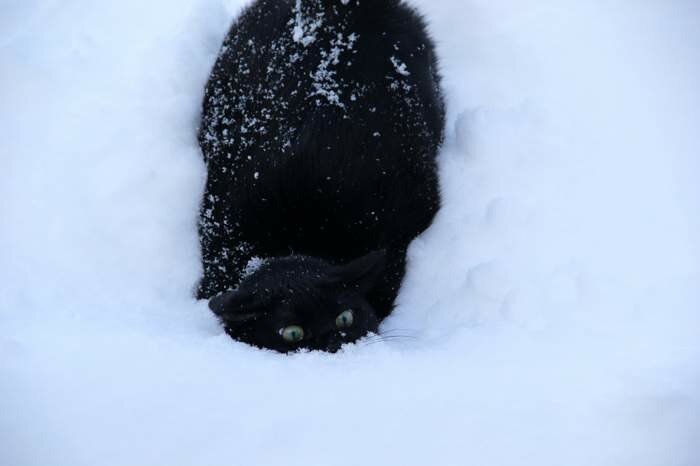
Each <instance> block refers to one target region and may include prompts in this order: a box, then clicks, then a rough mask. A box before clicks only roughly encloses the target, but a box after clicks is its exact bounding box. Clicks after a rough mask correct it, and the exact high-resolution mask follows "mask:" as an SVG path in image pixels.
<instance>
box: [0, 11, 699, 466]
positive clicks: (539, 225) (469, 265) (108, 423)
mask: <svg viewBox="0 0 700 466" xmlns="http://www.w3.org/2000/svg"><path fill="white" fill-rule="evenodd" d="M243 3H244V2H242V1H239V0H223V1H222V0H171V1H168V2H164V1H161V0H154V1H151V2H142V1H136V0H123V1H120V2H89V1H86V0H66V1H63V2H57V1H54V0H24V1H19V0H9V1H4V2H2V3H0V70H2V73H0V102H2V105H0V219H1V225H2V226H1V227H0V329H2V332H0V464H1V465H3V466H5V465H7V466H46V465H52V466H82V465H85V466H87V465H89V466H95V465H105V466H107V465H115V466H123V465H127V464H128V465H149V466H153V465H160V464H163V465H166V464H167V465H168V466H178V465H213V466H216V465H270V464H285V465H289V466H292V465H302V464H304V465H309V464H314V465H358V464H367V465H391V464H402V465H409V466H410V465H416V466H419V465H420V466H423V465H427V464H436V465H443V466H449V465H470V464H475V465H476V464H479V465H489V466H511V465H512V466H515V465H518V466H522V465H537V466H555V465H556V466H560V465H567V466H578V465H580V466H697V465H698V464H700V449H698V446H697V439H698V438H700V362H699V361H700V343H699V341H700V338H698V333H699V331H700V330H699V329H700V314H699V313H698V309H700V291H699V288H698V283H700V250H699V248H700V246H699V245H700V241H698V239H699V234H700V219H699V216H698V213H700V192H699V191H700V188H699V187H698V186H699V185H698V183H697V179H698V175H700V162H699V160H700V159H699V158H698V156H697V154H698V151H699V150H700V139H699V136H698V132H697V128H698V121H699V117H700V88H699V87H698V86H697V82H698V80H699V79H700V54H698V53H697V48H698V44H699V43H700V41H699V39H700V37H699V36H700V33H698V31H700V4H698V3H697V2H694V1H684V0H675V1H674V0H669V1H664V2H661V1H656V2H655V1H643V2H639V1H632V0H620V1H618V2H612V3H611V2H607V1H603V0H591V1H588V2H574V1H570V0H563V1H562V0H556V1H555V0H542V1H539V2H521V1H516V0H488V1H486V0H430V1H428V0H421V1H418V0H416V1H415V2H414V3H415V4H416V5H417V6H418V7H419V8H420V9H421V10H422V11H423V12H424V13H425V14H426V16H427V18H428V19H429V21H430V24H431V30H432V32H433V35H434V37H435V39H436V41H437V44H438V52H439V54H440V56H441V58H442V61H441V63H442V71H443V74H444V78H445V79H444V85H445V91H446V96H447V103H448V111H449V114H448V128H447V131H448V134H447V140H446V142H445V145H444V148H443V150H442V154H441V158H440V169H441V183H442V193H443V198H444V199H443V209H442V210H441V212H440V213H439V215H438V218H437V219H436V221H435V224H434V225H433V227H431V228H430V230H428V231H427V232H426V233H425V234H424V235H422V237H421V238H419V239H417V240H416V241H415V242H414V243H413V245H412V247H411V250H410V254H409V259H410V263H409V271H408V275H407V277H406V281H405V284H404V287H403V289H402V293H401V295H400V296H399V299H398V307H397V309H396V311H395V312H394V314H393V315H392V316H391V317H390V318H389V319H388V320H387V321H386V322H385V323H384V325H383V327H382V330H383V332H384V334H385V335H386V336H387V338H386V339H385V341H376V340H367V341H365V342H363V343H360V344H356V345H353V346H349V347H346V348H345V349H344V351H342V352H340V353H338V354H334V355H330V354H324V353H303V354H296V355H291V356H283V355H279V354H274V353H270V352H264V351H260V350H256V349H253V348H249V347H246V346H244V345H242V344H237V343H234V342H232V341H231V340H230V339H229V338H228V337H227V336H226V335H225V334H224V333H223V331H222V329H221V328H220V326H219V325H218V324H217V322H216V320H215V319H214V317H213V316H212V315H211V313H210V312H209V311H208V310H207V306H206V303H204V302H196V301H195V300H194V299H193V298H192V292H193V288H194V285H195V283H196V280H197V278H198V276H199V275H200V272H201V271H200V265H199V256H198V254H199V253H198V241H197V231H196V222H197V210H198V202H199V200H200V196H201V193H202V190H203V182H204V174H205V170H204V165H203V162H202V160H201V154H200V152H199V150H198V147H197V143H196V139H195V134H196V126H197V124H198V119H199V109H200V103H201V98H202V92H203V86H204V83H205V82H206V79H207V75H208V72H209V70H210V67H211V66H212V64H213V62H214V59H215V58H216V55H217V53H218V50H219V46H220V44H221V41H222V40H223V37H224V35H225V33H226V31H227V29H228V27H229V24H230V21H231V20H232V18H233V17H234V16H235V15H236V14H237V13H238V12H239V11H240V8H241V7H242V6H243ZM318 21H319V22H320V21H322V18H318ZM315 24H316V23H314V22H310V23H309V22H301V23H298V24H295V25H294V28H293V29H290V31H291V34H292V36H290V37H291V38H292V39H293V40H300V41H302V42H305V41H309V43H308V44H307V45H308V46H309V47H312V46H313V40H312V38H313V30H314V27H316V26H315ZM349 44H350V42H349V41H348V36H347V35H344V36H343V38H342V44H341V43H340V42H339V43H338V52H337V53H338V54H340V53H343V50H344V49H343V48H344V47H346V48H347V47H349ZM334 53H336V52H333V51H331V52H330V53H329V55H328V58H329V64H328V69H327V70H326V72H329V70H331V68H332V66H331V65H332V63H333V60H334V58H333V57H334ZM394 65H395V68H396V71H397V82H399V83H400V80H398V78H400V77H401V75H402V74H403V73H404V72H412V71H413V70H407V69H405V68H404V67H402V64H401V63H398V62H396V63H395V64H394ZM320 71H322V70H320ZM322 82H323V81H322ZM398 86H400V84H398ZM331 91H332V89H331ZM322 97H323V98H332V95H331V94H329V95H322ZM400 336H401V337H405V338H399V337H400Z"/></svg>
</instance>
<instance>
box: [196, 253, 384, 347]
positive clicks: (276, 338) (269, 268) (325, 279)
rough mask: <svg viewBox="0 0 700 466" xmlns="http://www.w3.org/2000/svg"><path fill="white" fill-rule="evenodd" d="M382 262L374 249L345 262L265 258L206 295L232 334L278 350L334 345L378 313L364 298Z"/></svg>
mask: <svg viewBox="0 0 700 466" xmlns="http://www.w3.org/2000/svg"><path fill="white" fill-rule="evenodd" d="M384 264H385V253H384V251H376V252H372V253H370V254H367V255H366V256H363V257H361V258H359V259H356V260H354V261H352V262H350V263H348V264H345V265H332V264H329V263H328V262H326V261H324V260H321V259H317V258H313V257H308V256H288V257H281V258H274V259H269V260H267V261H265V262H264V263H263V264H262V265H261V266H259V267H258V268H257V269H256V270H255V271H254V272H252V273H251V274H249V275H248V276H246V277H245V278H244V279H243V280H242V282H241V283H240V284H239V286H238V288H236V289H235V290H232V291H228V292H225V293H223V294H220V295H218V296H216V297H214V298H212V299H211V300H210V301H209V308H210V309H211V310H212V311H214V313H215V314H216V315H217V316H218V317H219V318H220V319H221V321H222V322H223V324H224V326H225V327H226V331H227V332H228V333H229V335H231V336H232V337H233V338H234V339H236V340H239V341H242V342H245V343H248V344H251V345H254V346H258V347H262V348H269V349H272V350H275V351H279V352H283V353H286V352H290V351H296V350H298V349H302V348H306V349H312V350H322V351H330V352H335V351H337V350H338V349H339V348H340V347H341V345H343V344H344V343H349V342H353V341H355V340H357V339H359V338H361V337H363V336H364V335H366V334H367V333H368V332H376V331H377V327H378V326H379V319H378V318H377V315H376V313H375V310H374V309H373V308H372V305H371V304H370V303H369V302H368V301H367V298H366V296H367V293H368V292H369V291H370V290H371V289H372V288H373V287H374V286H375V285H376V284H377V282H378V280H379V278H380V277H381V275H382V272H383V270H384Z"/></svg>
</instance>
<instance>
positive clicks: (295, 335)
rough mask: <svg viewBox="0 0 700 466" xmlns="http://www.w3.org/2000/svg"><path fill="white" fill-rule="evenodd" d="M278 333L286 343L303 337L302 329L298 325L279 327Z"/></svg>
mask: <svg viewBox="0 0 700 466" xmlns="http://www.w3.org/2000/svg"><path fill="white" fill-rule="evenodd" d="M280 335H282V338H283V339H284V341H286V342H288V343H298V342H300V341H301V340H303V339H304V329H303V328H301V327H299V326H298V325H290V326H288V327H284V328H283V329H281V330H280Z"/></svg>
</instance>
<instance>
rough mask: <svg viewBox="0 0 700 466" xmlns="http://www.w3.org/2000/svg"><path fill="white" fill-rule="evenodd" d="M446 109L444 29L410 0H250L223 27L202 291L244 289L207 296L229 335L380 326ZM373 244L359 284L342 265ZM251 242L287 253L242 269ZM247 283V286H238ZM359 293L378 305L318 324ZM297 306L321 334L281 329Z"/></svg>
mask: <svg viewBox="0 0 700 466" xmlns="http://www.w3.org/2000/svg"><path fill="white" fill-rule="evenodd" d="M443 125H444V109H443V101H442V97H441V93H440V86H439V76H438V72H437V65H436V58H435V54H434V49H433V44H432V41H431V40H430V38H429V37H428V35H427V33H426V30H425V25H424V22H423V20H422V19H421V17H420V16H419V15H418V14H416V12H415V11H413V10H412V9H411V8H409V7H407V6H406V5H404V4H403V3H401V2H400V1H398V0H350V1H349V2H347V4H343V2H342V1H341V0H301V1H298V0H258V1H255V2H254V3H253V4H252V5H251V6H249V7H248V8H247V9H246V10H245V11H244V12H243V13H242V15H241V16H240V18H239V19H238V20H237V21H236V22H235V23H234V24H233V26H232V28H231V30H230V31H229V33H228V35H227V37H226V39H225V40H224V44H223V46H222V49H221V52H220V54H219V57H218V60H217V61H216V64H215V66H214V69H213V70H212V73H211V76H210V78H209V82H208V84H207V87H206V92H205V97H204V104H203V115H202V123H201V127H200V132H199V142H200V145H201V148H202V152H203V154H204V159H205V161H206V164H207V171H208V178H207V184H206V191H205V193H204V199H203V204H202V208H201V219H200V238H201V247H202V262H203V266H204V276H203V278H202V280H201V282H200V284H199V289H198V292H197V296H198V297H199V298H202V299H203V298H211V297H213V296H215V295H217V294H220V293H222V292H227V290H231V289H237V290H236V291H228V292H227V293H226V294H224V295H221V296H219V297H218V298H215V300H212V301H211V302H210V307H212V309H213V310H214V311H215V312H216V313H217V315H219V316H220V317H221V318H222V320H223V322H224V323H225V325H226V327H227V330H228V331H229V333H230V334H231V335H232V336H233V337H234V338H237V339H240V340H243V341H247V342H249V343H252V344H255V345H258V346H263V347H268V348H273V349H276V350H279V351H288V350H290V349H296V348H301V347H309V348H318V349H325V350H334V349H337V347H338V346H339V344H336V343H329V341H331V340H333V338H330V337H329V335H331V334H333V335H336V336H337V335H339V334H344V336H342V338H341V337H338V338H335V340H334V341H336V340H337V341H338V342H339V343H342V342H345V341H354V340H355V339H357V338H359V337H361V336H362V335H364V334H366V333H367V332H368V331H376V327H377V325H378V323H379V322H380V321H381V320H382V319H383V318H384V317H386V316H387V315H388V314H389V313H390V312H391V309H392V306H393V302H394V299H395V298H396V294H397V292H398V290H399V287H400V285H401V280H402V278H403V275H404V269H405V255H406V248H407V246H408V244H409V243H410V242H411V240H413V239H414V238H415V237H416V236H417V235H418V234H420V233H421V232H422V231H423V230H425V229H426V228H427V227H428V226H429V225H430V223H431V221H432V219H433V217H434V215H435V213H436V211H437V210H438V207H439V192H438V183H437V175H436V164H435V158H436V152H437V149H438V146H439V145H440V143H441V141H442V137H443ZM378 250H382V251H383V252H381V253H375V254H374V255H370V256H365V255H366V254H368V253H370V252H371V251H378ZM362 256H365V257H366V258H367V257H368V258H369V259H365V261H369V262H371V263H372V264H370V265H371V267H370V269H372V270H374V273H373V274H369V275H370V276H371V280H370V281H371V284H370V285H366V286H364V288H362V287H359V286H356V285H355V284H353V283H352V280H350V281H348V280H345V279H344V278H342V277H341V275H342V274H339V273H338V271H339V270H341V269H342V267H339V266H340V264H347V263H349V262H350V261H353V260H355V259H357V258H358V257H362ZM256 257H257V258H262V259H270V258H277V259H271V260H267V261H266V263H265V265H263V266H262V267H260V268H259V269H258V270H257V271H254V272H252V273H246V272H245V271H246V267H247V266H249V262H250V261H251V259H252V258H256ZM354 266H355V267H356V266H357V263H355V265H354ZM352 267H353V264H352V263H351V264H350V265H348V266H346V267H345V268H352ZM334 274H335V275H334ZM330 277H335V278H334V279H331V278H330ZM339 277H340V278H339ZM334 280H335V281H334ZM328 282H331V284H332V286H328ZM263 283H264V284H265V285H264V286H263V287H262V288H261V286H260V285H261V284H263ZM324 283H325V285H324ZM243 290H246V293H247V294H248V296H247V298H248V301H247V302H246V300H241V299H234V295H236V293H238V294H239V297H241V296H243V295H244V294H246V293H244V292H243ZM348 293H350V294H352V295H353V297H352V299H351V300H355V302H356V304H354V305H355V306H360V307H363V309H364V308H365V307H367V310H366V312H365V311H363V312H362V314H363V315H364V314H365V313H367V314H368V315H369V314H372V316H373V317H372V318H370V317H367V319H365V318H364V317H363V318H362V319H360V320H363V319H364V320H366V322H364V323H360V322H358V324H357V327H358V328H357V329H355V330H357V331H356V332H354V333H353V334H352V335H350V336H348V335H347V333H348V332H345V331H344V332H340V331H338V329H336V328H335V327H333V326H330V327H331V328H330V329H326V330H319V329H321V328H323V327H324V326H326V323H327V322H321V321H323V320H326V321H328V322H330V321H333V322H334V321H335V319H336V316H337V314H338V312H341V311H342V310H343V306H348V305H349V304H343V303H342V301H343V299H345V298H347V295H348ZM263 295H264V297H263ZM302 295H303V297H302ZM343 296H345V298H343ZM299 300H302V301H303V300H306V302H301V301H299ZM358 300H363V301H364V304H363V303H359V304H357V301H358ZM253 301H255V304H251V303H252V302H253ZM339 302H340V303H339ZM281 303H286V304H284V306H283V305H282V304H281ZM333 303H335V304H333ZM282 307H284V308H285V309H286V310H284V311H282V310H281V308H282ZM321 308H322V310H319V309H321ZM323 309H325V311H323ZM353 310H354V309H353ZM324 312H325V314H324ZM326 314H327V315H326ZM283 315H285V316H286V317H284V318H282V316H283ZM236 316H238V317H240V318H236ZM241 316H243V317H246V316H247V317H248V319H244V318H242V317H241ZM285 319H286V320H285ZM295 320H296V321H299V322H301V321H306V324H305V325H307V326H317V327H318V328H316V329H315V330H316V331H314V332H309V333H310V334H313V335H315V336H314V337H308V338H306V337H305V339H304V341H301V342H298V344H294V345H289V344H287V342H283V343H284V344H282V343H281V342H280V341H281V337H280V335H279V334H278V332H277V330H278V329H281V328H282V327H280V325H282V326H286V325H287V324H289V323H290V322H291V323H294V321H295ZM295 325H296V324H295ZM246 326H247V327H250V328H246ZM326 327H328V326H326ZM319 331H320V332H322V333H323V332H325V333H323V335H318V334H317V333H318V332H319ZM270 332H272V334H270ZM244 333H245V335H243V334H244ZM305 333H306V332H305ZM314 338H316V339H314Z"/></svg>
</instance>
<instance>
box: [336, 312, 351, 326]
mask: <svg viewBox="0 0 700 466" xmlns="http://www.w3.org/2000/svg"><path fill="white" fill-rule="evenodd" d="M353 321H354V317H353V315H352V310H350V309H348V310H347V311H343V312H341V313H340V314H338V317H336V318H335V326H336V327H338V328H348V327H350V326H351V325H352V322H353Z"/></svg>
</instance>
